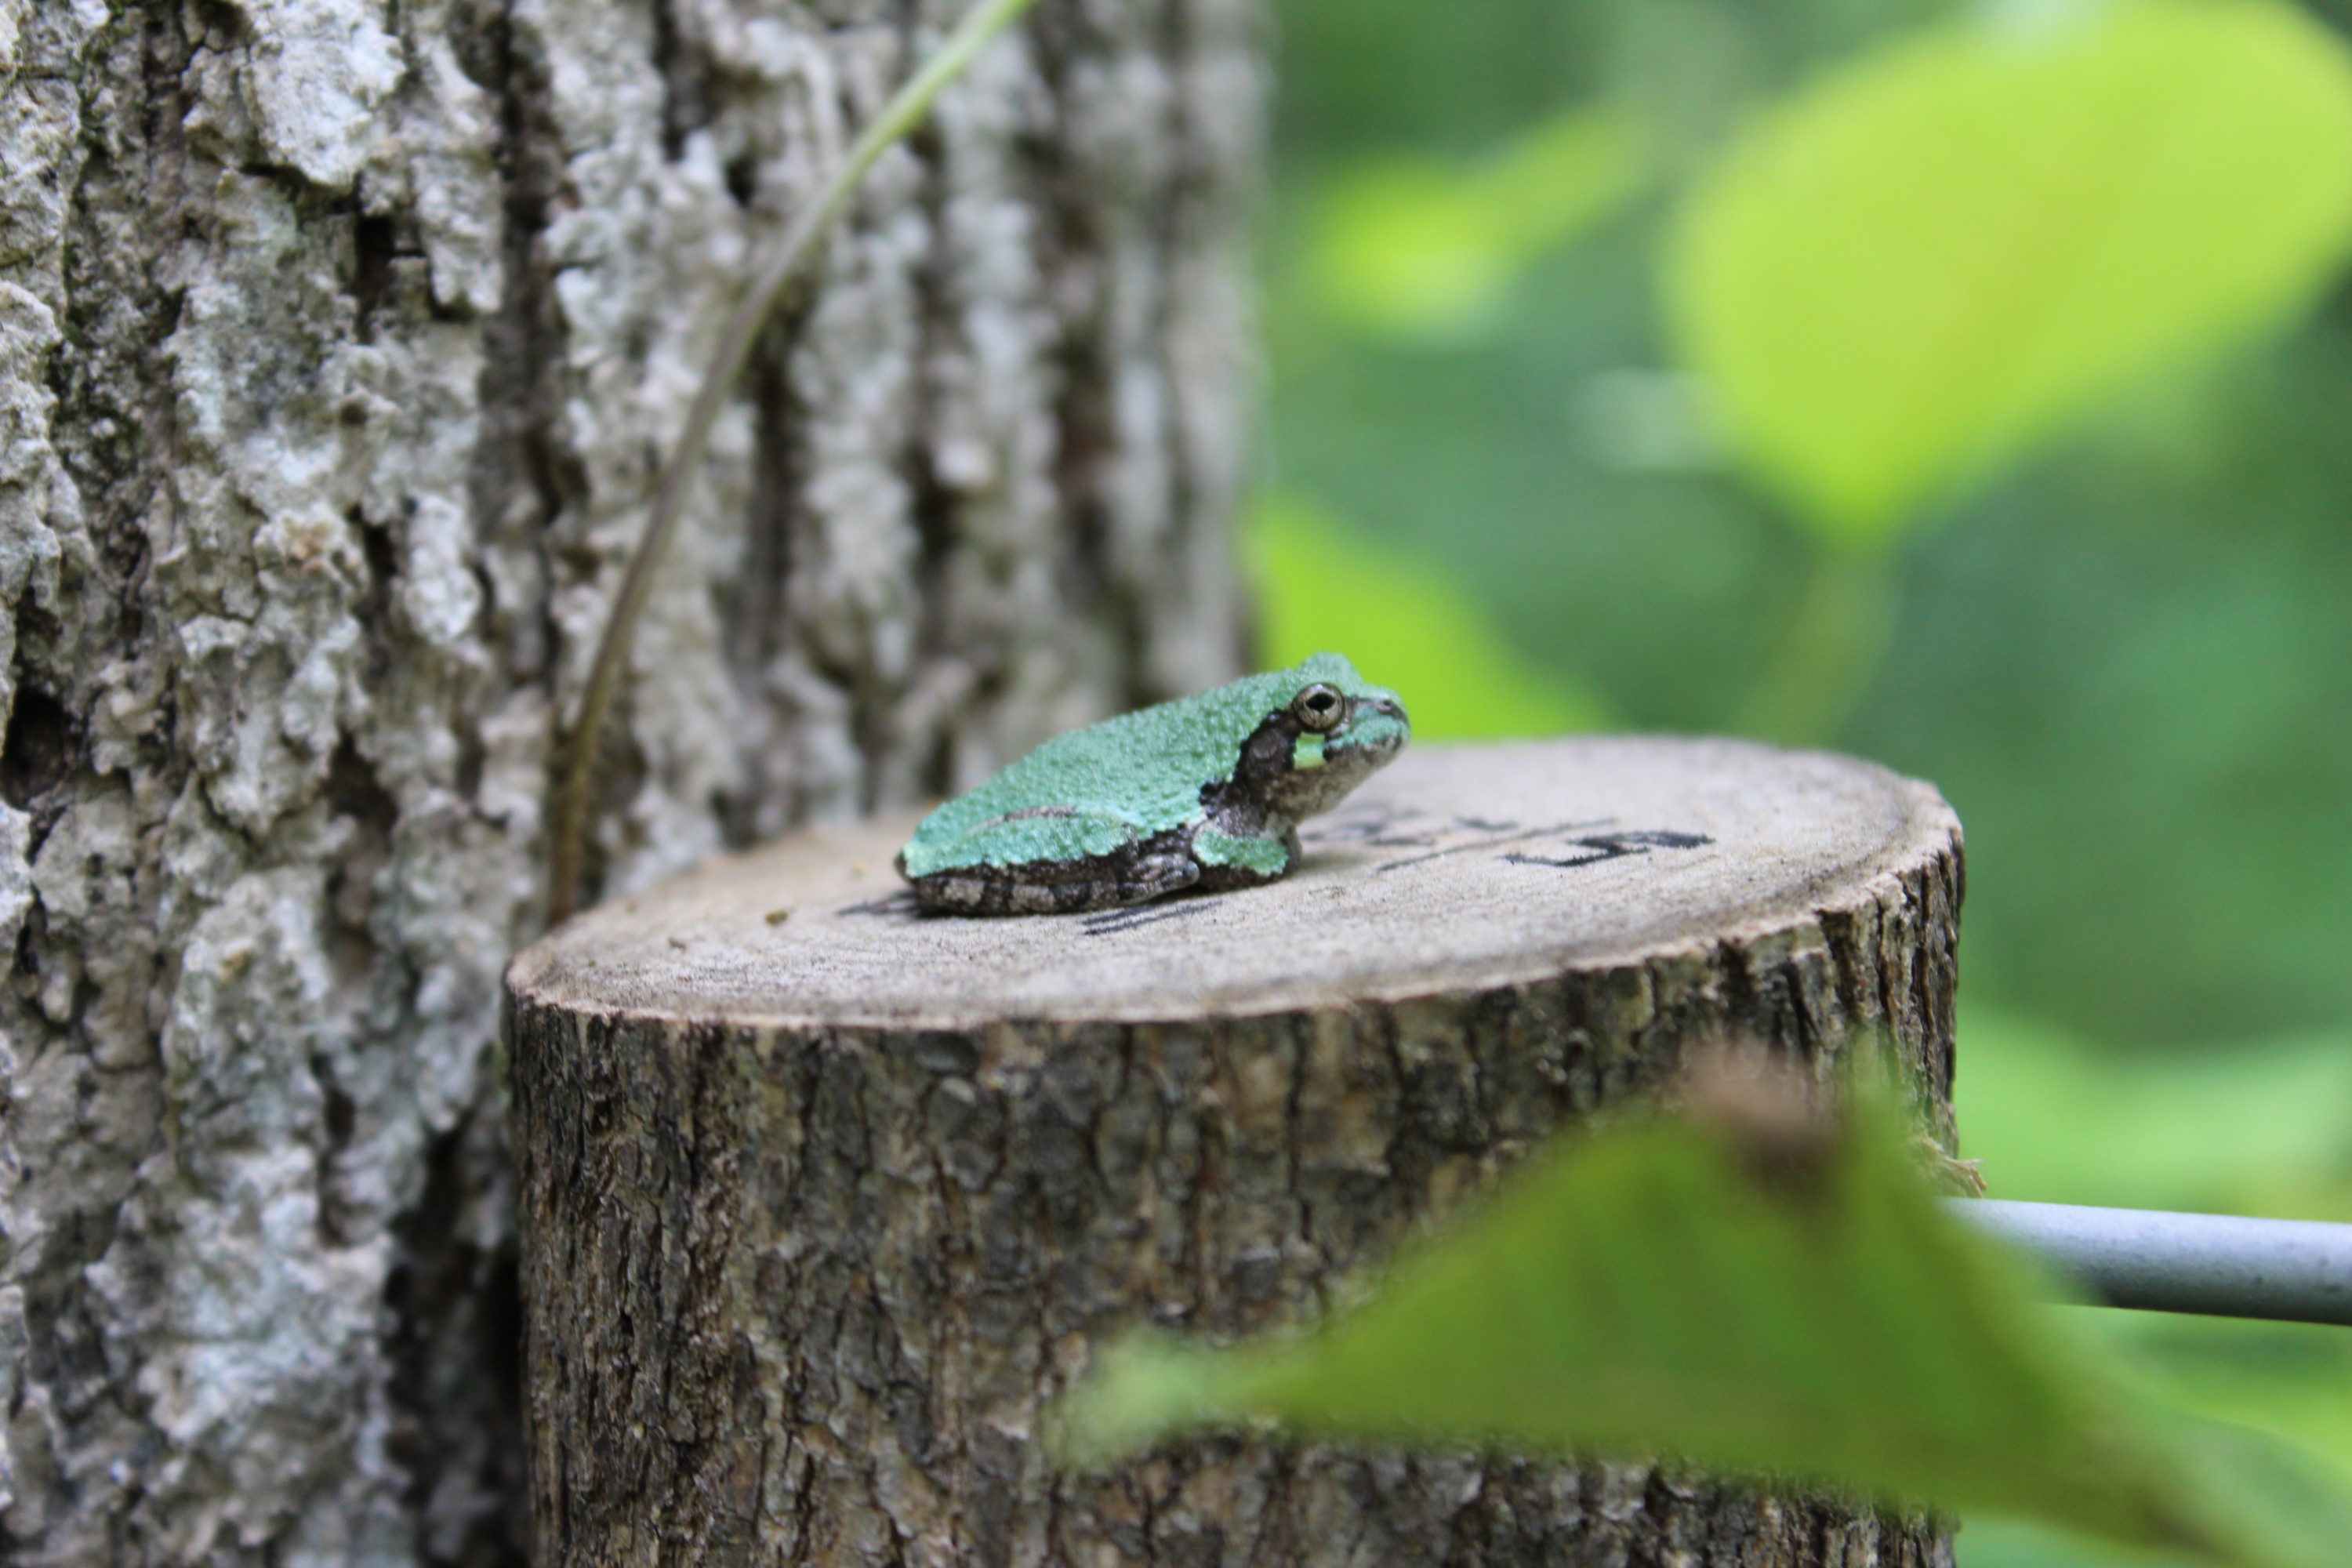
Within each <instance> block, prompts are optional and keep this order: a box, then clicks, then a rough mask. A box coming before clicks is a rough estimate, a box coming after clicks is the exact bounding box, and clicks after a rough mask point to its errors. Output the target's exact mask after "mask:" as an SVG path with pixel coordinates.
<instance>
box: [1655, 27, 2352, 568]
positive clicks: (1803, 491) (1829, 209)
mask: <svg viewBox="0 0 2352 1568" xmlns="http://www.w3.org/2000/svg"><path fill="white" fill-rule="evenodd" d="M2347 241H2352V58H2347V52H2346V49H2345V47H2344V46H2343V44H2342V43H2341V42H2340V41H2339V39H2338V38H2337V37H2336V35H2335V34H2334V33H2333V32H2331V31H2330V30H2328V29H2327V28H2326V27H2325V26H2322V25H2321V24H2320V23H2318V22H2317V21H2315V20H2314V19H2313V18H2311V17H2310V16H2306V15H2305V14H2304V13H2303V12H2302V11H2301V10H2299V9H2298V8H2296V7H2294V6H2292V5H2284V4H2277V3H2273V0H2137V3H2117V4H2115V5H2103V6H2092V7H2089V8H2088V14H2087V15H2086V16H2074V17H2073V18H2071V19H2070V20H2069V21H2067V22H2065V23H2064V24H2063V25H2049V26H2042V27H2040V28H2037V29H2033V30H2025V29H2023V28H2021V27H2019V26H2009V27H2007V28H2003V27H2001V26H1997V25H1995V24H1994V23H1992V22H1990V21H1978V22H1974V23H1969V24H1963V25H1958V26H1948V27H1943V28H1938V29H1937V30H1934V31H1932V32H1929V33H1927V34H1925V35H1922V36H1919V37H1915V38H1914V39H1912V40H1911V41H1909V42H1907V43H1905V44H1902V45H1899V46H1896V47H1893V48H1891V49H1889V50H1887V51H1885V52H1883V53H1880V54H1877V55H1875V56H1873V57H1870V58H1865V59H1864V60H1862V61H1861V62H1859V63H1857V64H1855V65H1853V66H1852V67H1850V68H1846V69H1844V70H1843V71H1840V72H1838V73H1837V74H1835V75H1833V76H1832V77H1831V78H1830V79H1827V80H1825V81H1823V82H1822V83H1821V84H1820V85H1818V86H1817V87H1815V88H1813V89H1811V90H1808V91H1806V92H1804V93H1802V94H1801V95H1800V96H1799V97H1798V98H1797V99H1796V100H1794V101H1793V102H1791V103H1790V104H1788V105H1787V106H1785V107H1784V108H1783V109H1782V110H1780V111H1779V112H1777V113H1773V114H1770V115H1769V116H1768V117H1766V118H1765V119H1764V120H1763V121H1761V122H1760V123H1759V124H1757V125H1756V126H1754V127H1753V128H1752V129H1751V130H1750V131H1749V132H1748V134H1747V135H1746V136H1745V137H1744V138H1743V139H1742V140H1741V141H1740V142H1738V144H1737V145H1736V146H1735V147H1734V149H1733V150H1732V152H1731V153H1729V154H1728V155H1727V157H1726V158H1725V160H1724V161H1723V163H1721V165H1720V166H1719V167H1718V168H1717V171H1716V172H1715V173H1714V174H1712V175H1711V177H1709V178H1708V179H1707V180H1706V181H1705V182H1703V183H1702V184H1701V185H1700V187H1699V188H1698V189H1697V190H1696V192H1695V193H1694V194H1693V195H1692V197H1691V199H1690V202H1689V205H1688V206H1687V208H1686V209H1685V213H1684V215H1683V221H1682V222H1681V224H1680V225H1679V227H1678V230H1677V233H1676V236H1675V248H1674V251H1673V254H1672V256H1671V258H1670V275H1669V279H1668V295H1669V299H1670V302H1671V308H1672V310H1673V313H1674V316H1675V329H1676V332H1677V335H1678V336H1679V338H1680V341H1681V342H1682V344H1683V348H1684V352H1685V354H1686V356H1687V358H1688V359H1689V361H1690V363H1692V364H1693V365H1695V366H1696V368H1697V369H1698V370H1699V371H1700V372H1701V373H1702V374H1705V375H1706V377H1707V378H1708V379H1709V380H1710V381H1711V382H1712V384H1714V386H1715V388H1716V391H1717V396H1718V397H1719V399H1720V402H1721V405H1722V408H1723V411H1724V414H1725V416H1726V418H1727V422H1728V424H1729V426H1730V428H1731V432H1732V437H1733V440H1734V442H1735V445H1736V446H1737V447H1738V448H1739V449H1740V450H1741V451H1742V452H1743V453H1744V455H1745V456H1746V457H1747V458H1748V459H1749V460H1750V461H1751V462H1752V463H1753V465H1754V466H1755V467H1756V468H1757V469H1758V470H1759V473H1760V474H1761V475H1762V476H1763V477H1764V478H1765V479H1767V480H1768V481H1769V483H1771V484H1773V485H1774V486H1776V487H1778V488H1779V489H1781V490H1783V491H1784V492H1786V494H1787V495H1788V496H1789V497H1790V500H1792V501H1793V502H1794V503H1795V504H1796V505H1797V506H1798V508H1799V509H1800V510H1801V514H1802V515H1803V516H1804V517H1805V519H1806V520H1807V521H1809V522H1810V523H1811V525H1812V526H1813V527H1815V528H1816V529H1817V530H1818V531H1820V533H1821V535H1822V538H1823V540H1824V541H1825V542H1828V543H1830V544H1832V546H1836V547H1842V548H1847V549H1869V548H1874V547H1877V546H1881V545H1883V544H1884V543H1885V542H1887V541H1888V540H1890V539H1891V538H1892V537H1893V536H1894V535H1895V534H1896V533H1897V532H1898V531H1900V530H1901V529H1902V528H1903V527H1904V525H1905V524H1906V523H1907V522H1909V521H1912V520H1913V519H1914V518H1915V517H1916V515H1917V512H1918V510H1919V509H1920V508H1921V507H1922V506H1923V505H1924V504H1925V503H1927V501H1929V500H1932V499H1934V497H1935V496H1936V495H1937V493H1938V492H1939V491H1941V490H1943V489H1946V488H1948V487H1949V486H1951V485H1952V484H1954V483H1955V482H1956V481H1958V480H1960V479H1964V478H1966V477H1967V476H1969V475H1970V474H1971V473H1974V472H1976V471H1978V470H1980V469H1982V468H1985V467H1986V466H1987V465H1989V464H1991V463H1993V462H1995V461H1997V460H1999V459H2000V458H2005V457H2008V456H2010V455H2012V454H2014V453H2015V452H2017V451H2018V450H2019V449H2020V448H2021V447H2024V446H2025V445H2027V444H2028V443H2030V442H2032V441H2034V440H2037V439H2039V438H2041V437H2045V436H2047V435H2049V434H2050V433H2051V432H2053V430H2055V429H2057V428H2058V427H2060V426H2063V425H2064V424H2065V423H2067V422H2068V421H2069V420H2072V419H2074V418H2076V417H2078V416H2081V415H2083V414H2084V412H2085V411H2086V410H2088V409H2090V408H2091V407H2093V406H2094V405H2096V404H2097V403H2098V402H2099V401H2100V400H2101V399H2103V398H2105V397H2106V396H2108V395H2111V394H2113V393H2115V392H2116V391H2117V390H2119V389H2121V388H2123V387H2125V386H2126V385H2128V384H2131V383H2133V382H2134V381H2136V380H2137V379H2138V378H2141V377H2144V376H2147V375H2149V374H2156V373H2158V372H2161V371H2163V370H2165V369H2167V368H2169V367H2170V366H2172V365H2174V364H2176V363H2179V362H2180V361H2182V360H2184V359H2186V358H2189V357H2191V356H2195V355H2199V354H2204V353H2212V352H2214V351H2216V350H2218V349H2220V348H2221V347H2224V346H2226V345H2228V344H2231V343H2232V342H2237V341H2239V340H2241V339H2242V338H2244V337H2246V336H2247V335H2248V334H2249V333H2252V332H2254V331H2259V330H2261V329H2263V328H2264V327H2266V326H2269V325H2272V324H2273V323H2275V322H2277V321H2280V320H2281V319H2282V318H2283V317H2284V316H2285V315H2286V314H2288V313H2289V312H2291V311H2292V310H2294V309H2295V308H2296V307H2297V306H2299V305H2301V304H2303V303H2305V301H2306V300H2309V299H2310V298H2311V296H2312V295H2313V294H2314V292H2315V290H2316V289H2318V288H2319V287H2320V286H2321V285H2322V284H2323V283H2325V282H2326V279H2328V278H2329V277H2330V276H2331V275H2332V274H2333V273H2334V272H2335V271H2336V268H2338V267H2339V266H2340V265H2341V264H2342V262H2343V260H2344V258H2345V254H2346V248H2347Z"/></svg>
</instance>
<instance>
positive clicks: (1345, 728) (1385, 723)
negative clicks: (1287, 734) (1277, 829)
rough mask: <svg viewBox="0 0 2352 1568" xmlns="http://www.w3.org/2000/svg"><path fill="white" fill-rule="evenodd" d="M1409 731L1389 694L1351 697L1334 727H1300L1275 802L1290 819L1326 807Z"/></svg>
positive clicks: (1401, 743) (1383, 759) (1401, 710)
mask: <svg viewBox="0 0 2352 1568" xmlns="http://www.w3.org/2000/svg"><path fill="white" fill-rule="evenodd" d="M1411 736H1412V725H1411V723H1410V722H1409V721H1407V720H1406V718H1405V715H1404V704H1403V703H1402V702H1400V701H1398V700H1396V698H1395V697H1394V696H1393V695H1392V694H1387V693H1383V694H1381V695H1380V696H1377V697H1359V698H1355V699H1353V700H1351V702H1350V703H1349V710H1348V717H1347V720H1346V721H1345V722H1343V723H1341V724H1340V725H1339V727H1338V728H1337V729H1334V730H1329V731H1325V732H1324V733H1322V734H1319V735H1318V734H1316V733H1315V732H1313V731H1305V732H1302V733H1300V734H1299V735H1298V736H1297V739H1296V740H1295V741H1294V742H1292V745H1291V752H1290V766H1289V768H1288V770H1287V771H1286V773H1284V774H1283V776H1282V777H1281V779H1280V780H1279V782H1278V783H1277V784H1276V787H1275V788H1274V790H1273V791H1272V792H1271V793H1272V798H1273V801H1274V804H1275V805H1276V808H1277V809H1279V810H1281V811H1282V812H1284V813H1285V814H1286V816H1290V817H1291V818H1292V819H1293V820H1298V819H1301V818H1305V817H1308V816H1314V815H1315V814H1316V813H1318V812H1322V811H1328V810H1330V809H1331V808H1332V807H1333V806H1335V805H1339V801H1340V799H1341V798H1342V797H1343V796H1345V795H1347V793H1348V792H1349V790H1351V789H1354V788H1355V787H1356V786H1357V785H1358V784H1361V783H1363V781H1364V779H1365V777H1366V776H1367V775H1369V774H1370V773H1372V772H1373V770H1375V769H1377V768H1378V767H1380V766H1381V764H1382V763H1385V762H1387V761H1388V760H1389V759H1390V758H1391V757H1393V756H1395V755H1396V754H1397V752H1399V751H1401V750H1402V749H1403V746H1404V743H1405V742H1406V741H1407V740H1408V739H1409V738H1410V737H1411Z"/></svg>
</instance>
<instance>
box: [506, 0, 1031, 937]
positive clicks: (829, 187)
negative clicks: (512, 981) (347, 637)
mask: <svg viewBox="0 0 2352 1568" xmlns="http://www.w3.org/2000/svg"><path fill="white" fill-rule="evenodd" d="M1034 3H1035V0H979V4H977V5H974V6H973V7H972V8H971V10H970V11H969V12H967V13H965V15H964V18H963V20H962V21H961V22H959V23H958V24H957V25H956V29H955V31H954V32H952V33H950V34H949V35H948V37H947V39H946V41H945V42H943V43H941V44H940V47H939V48H938V49H937V50H936V51H934V52H933V53H932V55H931V56H930V58H929V59H926V60H925V61H924V62H923V65H922V68H920V69H919V70H918V71H917V72H916V73H915V74H914V75H913V76H912V77H910V78H908V80H907V82H906V83H905V85H903V86H902V87H900V88H899V89H898V92H897V93H896V94H894V95H893V96H892V97H891V99H890V101H889V102H888V103H887V104H885V105H883V108H882V112H881V113H880V114H878V115H877V116H876V117H875V118H874V121H873V122H872V123H871V124H869V125H867V126H866V129H865V130H864V131H863V132H860V133H859V134H858V137H857V140H856V142H854V143H852V144H851V146H850V149H849V153H848V155H847V156H845V158H843V160H842V162H841V164H840V166H839V167H838V168H836V169H835V171H834V172H833V174H831V175H830V176H829V177H828V178H827V179H826V180H825V183H824V186H823V188H822V189H820V190H819V191H818V192H817V194H816V197H815V199H814V201H812V202H810V203H809V205H807V206H805V207H803V208H802V209H801V211H800V212H799V213H798V214H796V215H795V216H793V221H792V224H791V226H789V227H787V228H786V229H785V230H784V233H783V237H782V238H781V239H779V240H778V241H777V243H776V247H775V249H774V251H773V252H772V253H771V254H770V256H769V258H768V259H767V262H766V264H765V265H764V266H762V267H761V268H760V270H759V273H758V274H757V276H756V277H754V279H752V282H751V287H750V288H749V289H746V290H745V291H744V293H743V297H742V299H741V300H739V301H738V302H737V303H736V306H735V309H734V310H733V312H732V313H731V314H730V315H729V317H728V318H727V324H726V326H725V327H724V328H723V329H722V330H721V331H720V332H719V345H718V349H717V351H716V352H715V353H712V355H711V356H710V364H709V368H708V369H706V370H705V371H704V372H703V374H702V384H701V386H700V387H699V388H698V389H697V390H696V392H695V395H694V403H693V405H692V406H691V407H689V408H688V410H687V416H686V425H685V427H684V428H682V429H681V430H680V431H679V432H678V437H677V446H676V447H672V448H671V449H670V454H669V461H668V462H667V463H665V464H664V465H663V466H662V470H661V477H660V479H658V480H657V481H656V484H655V486H654V500H653V510H652V511H651V513H650V514H649V515H648V516H647V518H646V531H645V532H644V533H643V534H642V535H641V536H640V537H639V538H638V540H637V548H636V551H635V553H634V554H632V555H631V556H630V557H629V566H628V571H627V572H626V573H625V574H623V576H622V578H621V588H620V592H619V594H618V595H616V596H615V597H614V601H613V608H612V612H611V614H610V616H608V617H607V618H606V620H605V622H604V637H602V638H601V639H600V640H599V641H598V643H597V645H596V662H595V664H594V665H593V667H592V668H590V670H589V672H588V687H587V690H586V691H585V692H584V693H583V695H582V697H581V700H580V714H579V717H578V718H577V719H576V720H575V721H573V723H572V740H571V744H570V746H569V747H568V748H567V750H566V752H565V755H564V761H563V781H562V786H561V787H560V789H559V791H558V793H557V795H556V803H555V834H554V843H553V848H552V852H551V857H550V861H549V867H548V923H549V924H550V925H555V924H558V923H560V922H562V921H564V920H566V919H568V918H569V917H570V916H571V914H572V911H573V910H575V909H576V908H578V907H579V898H580V870H581V861H582V858H583V855H584V853H585V850H586V843H587V833H588V804H589V792H590V788H591V786H592V785H593V783H594V780H595V771H596V748H597V744H598V742H599V740H600V738H601V737H602V735H603V732H604V721H605V719H606V717H607V716H608V715H609V714H610V713H611V711H612V707H613V698H614V695H615V694H616V693H617V691H618V690H619V689H620V684H621V674H622V671H623V670H624V669H625V668H626V667H627V664H628V661H629V644H630V640H631V638H632V637H633V636H634V635H635V630H636V624H637V619H638V617H639V616H641V615H643V614H644V612H645V607H646V596H647V595H648V594H649V593H650V592H651V590H652V587H653V578H654V572H655V570H656V568H657V567H658V566H659V565H660V564H661V558H662V554H663V552H665V551H666V550H667V549H668V547H669V542H670V540H671V538H672V536H673V535H675V534H676V533H677V523H678V518H679V515H680V513H681V512H682V511H683V510H684V507H685V502H686V492H687V489H688V486H689V485H690V484H691V483H692V481H693V476H694V471H695V468H696V467H697V466H698V464H699V463H700V462H701V461H702V455H703V452H704V450H705V449H706V448H707V447H709V445H710V427H711V426H712V424H713V423H714V422H716V420H717V419H718V417H719V409H720V408H721V407H722V406H724V405H725V404H726V402H727V398H728V396H729V395H730V393H732V392H733V391H734V388H735V383H736V381H737V380H738V379H739V378H740V376H741V375H742V374H743V367H744V365H745V364H746V363H748V362H749V361H750V360H751V348H752V345H753V344H754V343H756V342H758V341H759V337H760V329H761V326H762V325H764V324H765V323H766V321H767V319H768V316H769V314H770V312H772V310H774V309H775V308H776V304H777V301H778V300H781V299H782V296H783V293H784V290H785V289H787V288H788V287H789V286H791V284H792V283H793V281H794V279H797V278H799V277H800V275H801V274H802V272H803V270H804V269H805V266H806V264H807V262H808V260H809V258H811V257H813V256H814V254H815V253H816V249H817V242H818V241H819V240H821V239H823V238H824V236H825V234H826V232H827V231H828V230H829V229H831V228H832V227H833V226H834V224H835V222H836V221H838V220H839V218H840V217H841V216H842V214H843V213H845V211H847V210H848V207H849V202H850V198H851V197H852V196H854V195H856V193H857V187H858V184H859V183H860V182H861V181H863V180H864V179H865V177H866V171H867V170H869V169H871V168H872V167H873V166H874V163H875V161H876V160H877V159H878V158H880V157H881V156H882V154H883V153H886V152H887V151H888V150H889V149H890V147H891V146H892V145H893V144H895V143H896V142H898V141H899V140H900V139H901V138H902V137H904V136H905V135H906V134H907V133H908V132H910V131H912V130H913V129H914V128H915V127H916V126H917V125H918V124H919V123H921V121H922V119H923V117H924V115H926V114H927V113H929V110H930V107H931V101H932V100H934V99H936V98H938V97H939V95H940V89H942V88H944V87H946V86H947V84H948V83H950V82H951V81H953V80H954V79H956V78H957V77H958V76H961V74H962V73H963V70H964V68H966V67H967V66H969V65H971V62H972V60H973V58H975V57H977V56H978V55H979V53H980V50H981V47H982V45H984V44H986V43H987V42H988V41H989V40H990V39H991V38H992V37H995V36H996V35H997V34H999V33H1001V32H1003V30H1004V29H1005V28H1006V27H1008V26H1011V25H1012V24H1013V23H1014V22H1015V21H1017V20H1019V19H1020V17H1021V15H1022V13H1023V12H1024V11H1026V10H1028V9H1029V7H1030V6H1031V5H1034Z"/></svg>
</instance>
